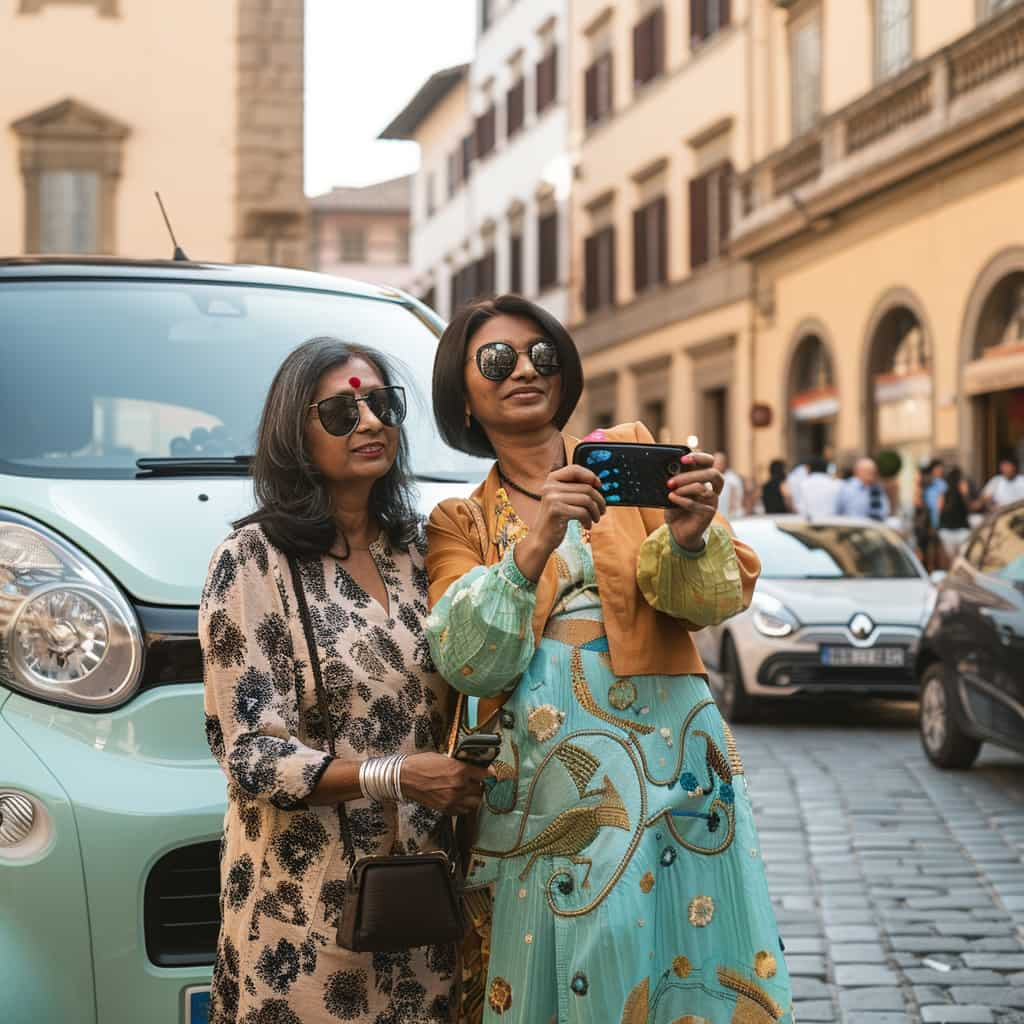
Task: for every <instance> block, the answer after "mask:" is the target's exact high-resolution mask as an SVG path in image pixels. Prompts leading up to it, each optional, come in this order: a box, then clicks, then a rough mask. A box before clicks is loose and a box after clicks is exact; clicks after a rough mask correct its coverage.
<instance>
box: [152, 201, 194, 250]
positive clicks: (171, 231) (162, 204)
mask: <svg viewBox="0 0 1024 1024" xmlns="http://www.w3.org/2000/svg"><path fill="white" fill-rule="evenodd" d="M153 195H155V196H156V201H157V202H158V203H159V204H160V212H161V213H162V214H163V215H164V223H165V224H166V225H167V234H169V235H170V236H171V241H172V242H173V243H174V257H173V258H174V259H175V261H178V262H182V261H184V262H185V263H188V262H189V258H188V257H187V256H186V255H185V250H184V249H182V247H181V246H180V245H178V240H177V239H176V238H175V237H174V228H172V227H171V222H170V220H169V219H168V217H167V211H166V210H165V209H164V201H163V200H162V199H161V198H160V193H159V192H154V193H153Z"/></svg>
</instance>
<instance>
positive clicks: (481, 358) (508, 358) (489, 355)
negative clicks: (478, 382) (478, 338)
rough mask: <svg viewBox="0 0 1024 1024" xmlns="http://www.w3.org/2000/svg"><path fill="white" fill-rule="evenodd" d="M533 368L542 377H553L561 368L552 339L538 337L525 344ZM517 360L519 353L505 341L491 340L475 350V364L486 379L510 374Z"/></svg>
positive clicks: (504, 377)
mask: <svg viewBox="0 0 1024 1024" xmlns="http://www.w3.org/2000/svg"><path fill="white" fill-rule="evenodd" d="M526 355H527V356H529V358H530V362H531V363H533V368H534V369H535V370H536V371H537V372H538V373H539V374H540V375H541V376H542V377H553V376H554V375H555V374H556V373H560V372H561V370H562V360H561V357H560V356H559V354H558V346H557V345H556V344H555V343H554V342H553V341H548V340H547V339H545V338H539V339H538V340H537V341H531V342H530V344H529V345H528V346H527V349H526ZM518 362H519V353H518V352H517V351H516V350H515V349H514V348H513V347H512V346H511V345H510V344H509V343H508V342H507V341H491V342H488V343H487V344H486V345H481V346H480V348H478V349H477V350H476V365H477V368H478V369H479V370H480V375H481V376H482V377H486V378H487V380H493V381H499V380H505V379H506V378H508V377H511V376H512V373H513V371H514V370H515V368H516V364H517V363H518Z"/></svg>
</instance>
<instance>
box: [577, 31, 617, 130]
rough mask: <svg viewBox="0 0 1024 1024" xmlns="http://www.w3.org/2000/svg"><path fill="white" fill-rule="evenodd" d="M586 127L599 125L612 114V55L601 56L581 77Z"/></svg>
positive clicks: (609, 53) (608, 53) (609, 52)
mask: <svg viewBox="0 0 1024 1024" xmlns="http://www.w3.org/2000/svg"><path fill="white" fill-rule="evenodd" d="M583 92H584V96H585V113H586V122H587V127H591V126H593V125H596V124H600V123H601V122H602V121H604V120H605V119H606V118H608V117H611V114H612V54H611V51H610V50H609V51H608V52H607V53H603V54H601V56H600V57H598V58H597V60H595V61H594V63H593V64H591V65H590V67H589V68H587V70H586V72H585V74H584V76H583Z"/></svg>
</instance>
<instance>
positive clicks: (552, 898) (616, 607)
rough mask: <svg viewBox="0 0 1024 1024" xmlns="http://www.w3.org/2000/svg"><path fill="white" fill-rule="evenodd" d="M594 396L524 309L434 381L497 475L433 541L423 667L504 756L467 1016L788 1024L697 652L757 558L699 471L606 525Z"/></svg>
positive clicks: (539, 313) (716, 487) (470, 965)
mask: <svg viewBox="0 0 1024 1024" xmlns="http://www.w3.org/2000/svg"><path fill="white" fill-rule="evenodd" d="M582 383H583V381H582V370H581V367H580V360H579V356H578V354H577V352H576V349H575V346H574V345H573V343H572V340H571V338H570V337H569V335H568V333H567V332H566V330H565V328H564V327H562V325H561V324H560V323H558V321H557V320H555V319H554V318H553V317H552V316H550V315H549V314H548V313H546V312H545V311H544V310H542V309H540V308H539V307H537V306H535V305H533V304H532V303H530V302H528V301H526V300H525V299H522V298H519V297H518V296H502V297H500V298H498V299H495V300H491V301H486V302H482V303H478V304H475V305H473V306H470V307H467V308H466V309H464V310H462V311H461V312H460V313H459V314H458V315H457V316H456V317H455V318H454V319H453V320H452V322H451V324H449V326H448V328H447V330H446V331H445V333H444V335H443V337H442V339H441V343H440V346H439V348H438V353H437V359H436V362H435V366H434V406H435V414H436V416H437V420H438V423H439V426H440V428H441V432H442V434H443V435H444V436H445V438H446V439H447V440H448V442H449V443H450V444H452V445H453V446H454V447H456V448H459V449H461V450H463V451H467V452H471V453H473V454H479V455H489V456H491V457H493V458H495V460H496V461H495V464H494V467H493V469H492V470H491V473H490V475H489V476H488V478H487V479H486V481H485V482H484V483H483V485H482V486H481V487H480V488H478V490H477V491H476V493H475V494H474V495H473V497H472V498H471V499H469V500H468V501H463V500H452V501H447V502H444V503H443V504H442V505H440V506H439V507H438V508H437V509H435V511H434V513H433V515H432V517H431V521H430V525H429V529H428V557H427V570H428V573H429V577H430V599H431V603H432V610H431V614H430V617H429V619H428V622H427V635H428V640H429V643H430V648H431V652H432V654H433V657H434V660H435V662H436V664H437V666H438V668H439V670H440V672H441V673H442V675H443V676H444V677H445V678H446V679H447V680H448V681H449V682H450V683H451V684H452V686H454V687H455V688H456V689H458V690H459V691H460V692H461V693H463V694H465V695H467V696H468V697H470V698H472V699H473V700H471V701H470V702H469V703H470V704H475V705H476V713H475V714H474V715H471V718H472V719H473V720H474V721H475V723H476V726H477V727H479V728H484V729H485V730H486V731H492V730H493V731H499V732H500V734H501V737H502V747H501V754H500V756H499V759H498V760H497V761H496V762H495V764H494V767H493V772H494V779H493V780H492V782H491V783H490V784H489V785H488V788H487V790H486V793H485V799H484V805H483V808H482V810H481V815H480V821H479V830H478V835H477V839H476V843H475V846H474V849H473V855H472V858H471V864H470V871H469V877H468V880H467V886H468V889H469V893H470V895H469V906H470V910H471V916H472V919H473V924H474V929H473V933H472V935H471V938H470V941H469V942H468V943H467V948H466V951H465V962H464V978H465V981H466V985H465V991H464V997H463V998H464V1002H463V1012H464V1015H465V1018H466V1019H467V1020H474V1019H475V1020H479V1019H481V1018H482V1019H483V1020H486V1021H495V1020H498V1019H499V1018H501V1019H502V1020H513V1021H522V1022H529V1024H546V1022H547V1021H550V1020H555V1019H557V1020H558V1021H559V1022H566V1021H574V1022H575V1021H579V1022H583V1021H600V1022H602V1024H604V1022H618V1021H620V1020H621V1021H623V1022H632V1021H643V1022H645V1024H648V1022H650V1024H661V1022H666V1024H668V1022H673V1021H677V1020H679V1019H685V1020H689V1021H694V1022H696V1021H712V1022H715V1024H718V1022H720V1021H725V1020H731V1021H735V1022H743V1024H747V1022H752V1021H761V1022H765V1024H771V1022H774V1021H783V1022H784V1024H791V1020H792V1011H791V999H790V990H789V980H788V976H787V972H786V967H785V963H784V960H783V958H782V955H781V948H782V943H781V940H780V938H779V935H778V932H777V928H776V923H775V918H774V915H773V912H772V908H771V904H770V901H769V898H768V891H767V885H766V881H765V875H764V870H763V866H762V863H761V860H760V857H759V854H758V842H757V836H756V832H755V828H754V823H753V816H752V811H751V806H750V802H749V799H748V797H747V792H746V785H745V779H744V774H743V765H742V762H741V761H740V758H739V754H738V753H737V750H736V745H735V743H734V741H733V737H732V734H731V733H730V731H729V728H728V726H727V725H726V724H725V722H724V721H723V720H722V717H721V715H720V714H719V713H718V710H717V708H716V707H715V705H714V702H713V701H712V699H711V696H710V693H709V691H708V688H707V683H706V680H705V678H704V676H703V672H704V669H703V666H702V664H701V661H700V658H699V656H698V654H697V651H696V648H695V647H694V644H693V640H692V637H691V635H690V634H691V632H692V631H693V630H695V629H699V628H701V627H702V626H707V625H711V624H714V623H718V622H721V621H722V620H723V619H725V618H727V617H728V616H730V615H734V614H736V613H737V612H739V611H742V610H743V609H744V608H745V607H746V606H747V605H748V603H749V601H750V597H751V594H752V592H753V587H754V583H755V581H756V578H757V574H758V572H759V568H760V566H759V563H758V559H757V556H756V555H755V554H754V553H753V551H751V550H750V549H749V548H747V547H745V546H744V545H743V544H741V543H740V542H739V541H738V540H736V539H735V538H734V537H733V535H732V533H731V531H730V529H729V526H728V524H727V523H726V522H725V520H724V519H723V518H722V517H721V516H720V515H719V514H718V513H717V503H718V495H719V492H720V491H721V488H722V477H721V475H720V474H719V473H718V472H717V471H716V470H715V469H714V468H713V467H712V459H711V457H710V456H709V455H706V454H703V453H693V454H692V455H691V456H689V457H688V458H687V459H686V460H684V462H685V463H686V464H685V466H684V471H683V472H681V473H680V474H679V475H677V476H676V477H674V478H672V479H671V480H669V481H668V485H667V486H668V490H669V500H670V502H671V506H672V507H671V508H670V509H669V510H668V511H667V512H663V511H661V510H654V509H643V510H640V509H635V508H614V507H609V505H608V504H607V503H606V501H605V497H604V494H603V493H602V489H601V481H600V480H599V479H598V478H597V477H596V476H595V475H594V474H593V473H592V472H590V471H589V470H587V469H584V468H583V467H580V466H574V465H573V464H572V454H573V449H574V448H575V445H576V443H577V442H576V440H575V439H574V438H572V437H570V436H568V435H567V434H565V433H564V432H563V427H564V426H565V424H566V422H567V421H568V419H569V416H570V415H571V414H572V411H573V409H574V408H575V406H576V403H577V401H578V399H579V396H580V392H581V390H582ZM599 436H600V437H602V438H603V439H607V440H608V441H644V442H648V443H649V442H650V441H651V437H650V434H649V433H648V432H647V430H646V429H645V428H644V427H643V426H642V425H641V424H638V423H634V424H628V425H625V426H622V427H617V428H614V429H611V430H608V431H607V432H603V433H602V434H601V435H599Z"/></svg>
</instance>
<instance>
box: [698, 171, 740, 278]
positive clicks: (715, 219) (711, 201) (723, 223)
mask: <svg viewBox="0 0 1024 1024" xmlns="http://www.w3.org/2000/svg"><path fill="white" fill-rule="evenodd" d="M735 182H736V175H735V173H734V171H733V166H732V161H731V160H728V159H726V160H722V161H720V162H719V163H717V164H714V165H713V166H711V167H709V168H708V169H707V170H705V171H703V172H702V173H701V174H696V175H694V176H693V177H692V178H690V181H689V187H688V196H689V204H690V205H689V217H690V271H691V273H692V272H693V271H694V270H699V269H700V268H701V267H706V266H708V265H709V264H712V263H716V262H717V261H718V260H721V259H723V258H725V257H727V256H728V255H729V235H730V233H731V229H732V190H733V188H735ZM697 209H701V210H703V216H702V217H700V218H698V217H697V216H696V215H695V210H697ZM702 247H703V253H702V252H701V249H702Z"/></svg>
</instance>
